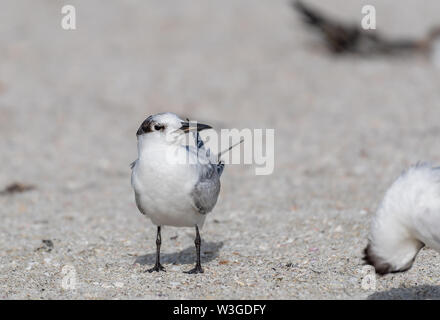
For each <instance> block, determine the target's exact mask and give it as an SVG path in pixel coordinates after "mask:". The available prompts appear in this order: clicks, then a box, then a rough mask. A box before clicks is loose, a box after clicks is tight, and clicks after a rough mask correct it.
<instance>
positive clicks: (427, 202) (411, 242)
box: [364, 163, 440, 274]
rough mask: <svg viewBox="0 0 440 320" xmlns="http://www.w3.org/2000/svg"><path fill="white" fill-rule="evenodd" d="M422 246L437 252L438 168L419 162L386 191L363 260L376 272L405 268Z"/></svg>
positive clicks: (439, 243) (439, 215)
mask: <svg viewBox="0 0 440 320" xmlns="http://www.w3.org/2000/svg"><path fill="white" fill-rule="evenodd" d="M425 245H426V246H428V247H430V248H432V249H435V250H437V251H440V167H437V168H435V167H432V166H431V165H429V164H426V163H419V164H417V165H415V166H412V167H410V168H409V169H408V170H407V171H406V172H404V173H403V174H402V175H401V176H400V177H399V178H398V179H397V180H396V181H395V182H394V183H393V184H392V185H391V187H390V188H389V189H388V190H387V192H386V194H385V197H384V199H383V201H382V203H381V205H380V207H379V209H378V210H377V212H376V215H375V217H374V220H373V223H372V226H371V233H370V237H369V242H368V245H367V247H366V248H365V250H364V253H365V256H364V260H365V261H366V262H367V263H368V264H371V265H373V266H374V268H375V269H376V272H377V273H379V274H387V273H390V272H400V271H406V270H408V269H409V268H411V266H412V264H413V262H414V260H415V257H416V255H417V253H418V252H419V250H420V249H421V248H422V247H423V246H425Z"/></svg>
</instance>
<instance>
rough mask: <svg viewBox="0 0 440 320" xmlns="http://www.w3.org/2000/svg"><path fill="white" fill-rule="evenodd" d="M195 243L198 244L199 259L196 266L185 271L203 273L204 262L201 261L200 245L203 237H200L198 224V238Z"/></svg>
mask: <svg viewBox="0 0 440 320" xmlns="http://www.w3.org/2000/svg"><path fill="white" fill-rule="evenodd" d="M194 244H195V245H196V253H197V260H196V266H195V268H194V269H191V270H189V271H186V272H185V273H189V274H194V273H203V269H202V264H201V262H200V245H201V244H202V239H201V238H200V233H199V227H197V226H196V240H195V241H194Z"/></svg>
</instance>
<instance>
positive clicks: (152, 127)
mask: <svg viewBox="0 0 440 320" xmlns="http://www.w3.org/2000/svg"><path fill="white" fill-rule="evenodd" d="M209 128H211V127H210V126H208V125H204V124H199V123H195V124H191V123H189V122H188V121H183V120H182V119H180V118H179V117H178V116H177V115H175V114H173V113H160V114H157V115H154V116H150V117H148V118H147V119H145V121H144V122H143V123H142V124H141V126H140V127H139V129H138V131H137V133H136V136H137V139H138V159H137V160H136V161H135V162H133V163H132V175H131V184H132V186H133V189H134V194H135V199H136V205H137V207H138V209H139V211H140V212H141V213H143V214H144V215H145V216H146V217H148V218H150V219H151V221H152V222H153V223H154V224H155V225H157V226H158V228H157V239H156V245H157V258H156V264H155V266H154V267H153V268H152V269H150V270H149V271H150V272H151V271H161V270H164V268H163V266H162V265H161V264H160V245H161V235H160V232H161V226H175V227H195V228H196V241H195V245H196V252H197V262H196V267H195V268H194V269H193V270H191V271H190V273H201V272H203V269H202V267H201V264H200V245H201V238H200V234H199V228H201V227H202V226H203V224H204V222H205V218H206V215H207V214H208V213H209V212H210V211H211V210H212V209H213V208H214V206H215V204H216V202H217V198H218V195H219V192H220V175H221V173H222V171H223V163H221V162H220V161H218V159H217V158H218V157H213V156H211V154H210V151H209V150H207V149H205V147H204V144H203V141H202V140H201V139H200V136H199V134H198V132H199V131H201V130H204V129H209ZM188 133H190V134H192V135H193V136H192V137H193V138H194V139H193V140H194V141H193V146H192V145H190V144H188V142H189V141H188V139H187V138H188Z"/></svg>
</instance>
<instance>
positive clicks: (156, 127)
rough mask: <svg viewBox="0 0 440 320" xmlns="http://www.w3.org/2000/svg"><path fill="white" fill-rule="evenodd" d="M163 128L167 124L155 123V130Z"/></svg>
mask: <svg viewBox="0 0 440 320" xmlns="http://www.w3.org/2000/svg"><path fill="white" fill-rule="evenodd" d="M163 129H165V126H163V125H161V124H155V125H154V130H156V131H161V130H163Z"/></svg>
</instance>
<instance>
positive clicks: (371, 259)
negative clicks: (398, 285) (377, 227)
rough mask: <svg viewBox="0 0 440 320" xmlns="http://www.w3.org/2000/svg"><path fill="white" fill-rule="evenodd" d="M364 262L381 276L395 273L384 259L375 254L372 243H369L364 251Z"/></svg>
mask: <svg viewBox="0 0 440 320" xmlns="http://www.w3.org/2000/svg"><path fill="white" fill-rule="evenodd" d="M363 260H364V262H365V263H366V264H369V265H372V266H373V267H374V269H375V270H376V272H377V273H378V274H380V275H384V274H387V273H390V272H395V271H393V270H392V267H391V265H390V264H389V263H387V262H384V261H383V259H382V258H380V257H378V256H377V255H376V254H374V253H373V251H372V249H371V244H370V243H368V245H367V247H366V248H365V249H364V257H363Z"/></svg>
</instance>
